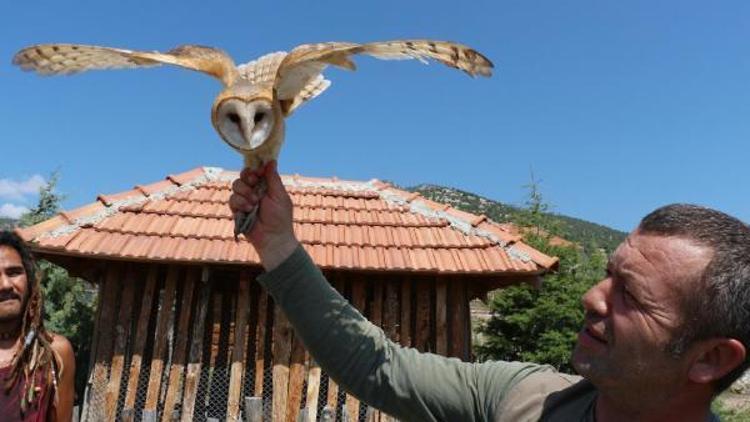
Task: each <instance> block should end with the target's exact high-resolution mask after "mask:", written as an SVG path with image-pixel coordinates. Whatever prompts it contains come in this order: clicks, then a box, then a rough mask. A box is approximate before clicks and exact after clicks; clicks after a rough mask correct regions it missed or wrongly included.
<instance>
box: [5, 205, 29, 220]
mask: <svg viewBox="0 0 750 422" xmlns="http://www.w3.org/2000/svg"><path fill="white" fill-rule="evenodd" d="M28 211H29V209H28V208H26V207H24V206H21V205H13V204H3V205H0V217H9V218H13V219H17V218H18V217H20V216H21V215H23V214H24V213H26V212H28Z"/></svg>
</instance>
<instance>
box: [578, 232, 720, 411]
mask: <svg viewBox="0 0 750 422" xmlns="http://www.w3.org/2000/svg"><path fill="white" fill-rule="evenodd" d="M711 256H712V253H711V249H710V248H706V247H704V246H700V245H697V244H695V243H694V242H692V241H689V240H685V239H680V238H675V237H665V236H655V235H649V234H641V233H639V232H638V230H636V231H635V232H633V233H631V234H630V235H629V236H628V238H627V239H626V240H625V242H623V243H622V244H621V245H620V246H619V247H618V248H617V250H616V251H615V253H614V254H613V255H612V256H611V257H610V260H609V263H608V265H607V267H608V268H607V276H606V277H605V278H604V279H603V280H602V281H600V282H599V283H598V284H596V285H595V286H594V287H592V288H591V289H589V291H588V292H586V294H585V295H584V296H583V306H584V308H585V310H586V321H585V324H584V327H583V329H582V330H581V332H580V333H579V335H578V344H577V345H576V348H575V350H574V352H573V365H574V367H575V368H576V370H577V371H578V372H579V373H580V374H581V375H583V376H585V377H586V378H588V379H589V380H590V381H591V382H592V383H593V384H594V385H596V386H597V387H598V388H599V389H600V390H601V391H605V390H606V389H607V388H610V389H619V390H622V391H625V392H626V393H629V394H633V395H634V397H637V396H639V395H649V394H652V393H653V392H654V391H659V392H666V391H668V390H669V389H670V387H672V388H674V387H676V386H679V385H681V383H684V382H685V380H686V376H687V367H688V364H687V362H686V360H687V359H680V358H679V357H674V356H672V355H671V354H670V353H669V352H668V346H669V344H670V342H671V341H672V340H673V339H675V337H676V335H677V334H679V333H678V330H679V327H680V324H681V323H682V321H683V315H682V311H681V300H683V298H684V297H685V296H686V295H687V294H689V292H690V291H691V289H693V290H694V289H697V288H699V285H698V280H699V279H700V275H701V274H702V273H703V270H704V269H705V268H706V265H707V264H708V263H709V262H710V259H711Z"/></svg>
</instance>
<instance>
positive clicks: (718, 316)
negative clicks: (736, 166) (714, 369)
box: [638, 204, 750, 394]
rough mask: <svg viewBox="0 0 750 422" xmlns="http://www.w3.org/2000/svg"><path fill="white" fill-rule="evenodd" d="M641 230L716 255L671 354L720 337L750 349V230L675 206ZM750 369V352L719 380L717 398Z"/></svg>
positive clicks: (689, 302)
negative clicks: (692, 244) (677, 239)
mask: <svg viewBox="0 0 750 422" xmlns="http://www.w3.org/2000/svg"><path fill="white" fill-rule="evenodd" d="M638 230H639V231H640V232H641V233H648V234H657V235H664V236H676V237H682V238H686V239H689V240H692V241H694V242H695V243H697V244H699V245H703V246H706V247H709V248H711V249H712V251H713V257H712V259H711V261H710V262H709V263H708V265H707V266H706V268H705V270H704V271H703V273H702V274H699V275H698V277H697V282H698V283H699V284H698V286H697V288H696V289H694V290H692V292H693V294H690V295H688V297H685V298H684V301H683V305H684V306H683V315H684V316H685V319H684V320H683V324H682V330H681V333H680V334H679V335H677V336H676V338H675V339H674V340H673V342H672V344H671V345H670V351H671V352H672V353H674V354H676V355H680V354H682V353H683V352H684V351H685V349H686V348H687V347H688V346H690V344H692V343H693V342H695V341H698V340H705V339H709V338H715V337H727V338H733V339H736V340H739V341H740V342H742V344H743V345H744V346H745V349H747V350H748V351H750V348H749V347H748V346H750V227H748V226H747V225H746V224H745V223H743V222H742V221H740V220H738V219H736V218H734V217H732V216H730V215H727V214H724V213H723V212H720V211H716V210H712V209H710V208H704V207H700V206H697V205H689V204H672V205H667V206H664V207H661V208H659V209H657V210H655V211H653V212H651V213H650V214H648V215H647V216H646V217H644V218H643V220H641V223H640V225H639V226H638ZM748 367H750V354H748V356H746V358H745V361H744V362H742V364H740V365H739V366H738V367H737V368H735V369H734V370H732V371H731V372H729V373H728V374H727V375H726V376H724V377H723V378H722V379H720V380H719V381H718V382H717V384H716V392H717V394H718V393H719V392H721V391H723V390H725V389H726V388H727V387H729V386H730V385H731V384H732V382H734V381H735V380H736V379H737V378H739V377H740V376H741V375H742V373H743V372H744V371H745V370H746V369H747V368H748Z"/></svg>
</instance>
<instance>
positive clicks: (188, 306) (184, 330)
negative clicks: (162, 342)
mask: <svg viewBox="0 0 750 422" xmlns="http://www.w3.org/2000/svg"><path fill="white" fill-rule="evenodd" d="M197 279H198V273H197V271H196V270H195V269H192V268H190V269H188V270H187V275H186V277H185V285H184V286H183V293H182V304H181V306H180V319H179V322H178V323H177V333H176V334H175V337H176V340H175V346H174V353H173V354H174V358H173V359H172V365H171V367H170V368H169V383H168V384H167V396H166V399H165V400H164V411H163V413H162V418H161V419H162V421H165V422H166V421H171V420H172V411H173V410H174V407H175V404H176V403H177V401H178V398H180V397H181V394H180V393H181V391H182V387H183V386H182V374H183V372H184V369H185V361H187V357H188V356H187V355H188V342H187V340H188V336H189V332H188V331H189V330H190V316H191V315H192V309H193V294H194V291H195V290H196V288H197Z"/></svg>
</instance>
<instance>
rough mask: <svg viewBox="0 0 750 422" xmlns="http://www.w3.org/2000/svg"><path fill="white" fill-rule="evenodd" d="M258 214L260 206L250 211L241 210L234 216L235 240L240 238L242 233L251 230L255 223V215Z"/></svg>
mask: <svg viewBox="0 0 750 422" xmlns="http://www.w3.org/2000/svg"><path fill="white" fill-rule="evenodd" d="M257 215H258V207H255V208H254V209H253V210H252V211H250V212H241V213H239V214H237V215H236V216H235V217H234V240H235V241H237V240H239V237H240V235H241V234H246V233H247V232H249V231H250V230H251V229H252V228H253V225H254V224H255V217H256V216H257Z"/></svg>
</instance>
